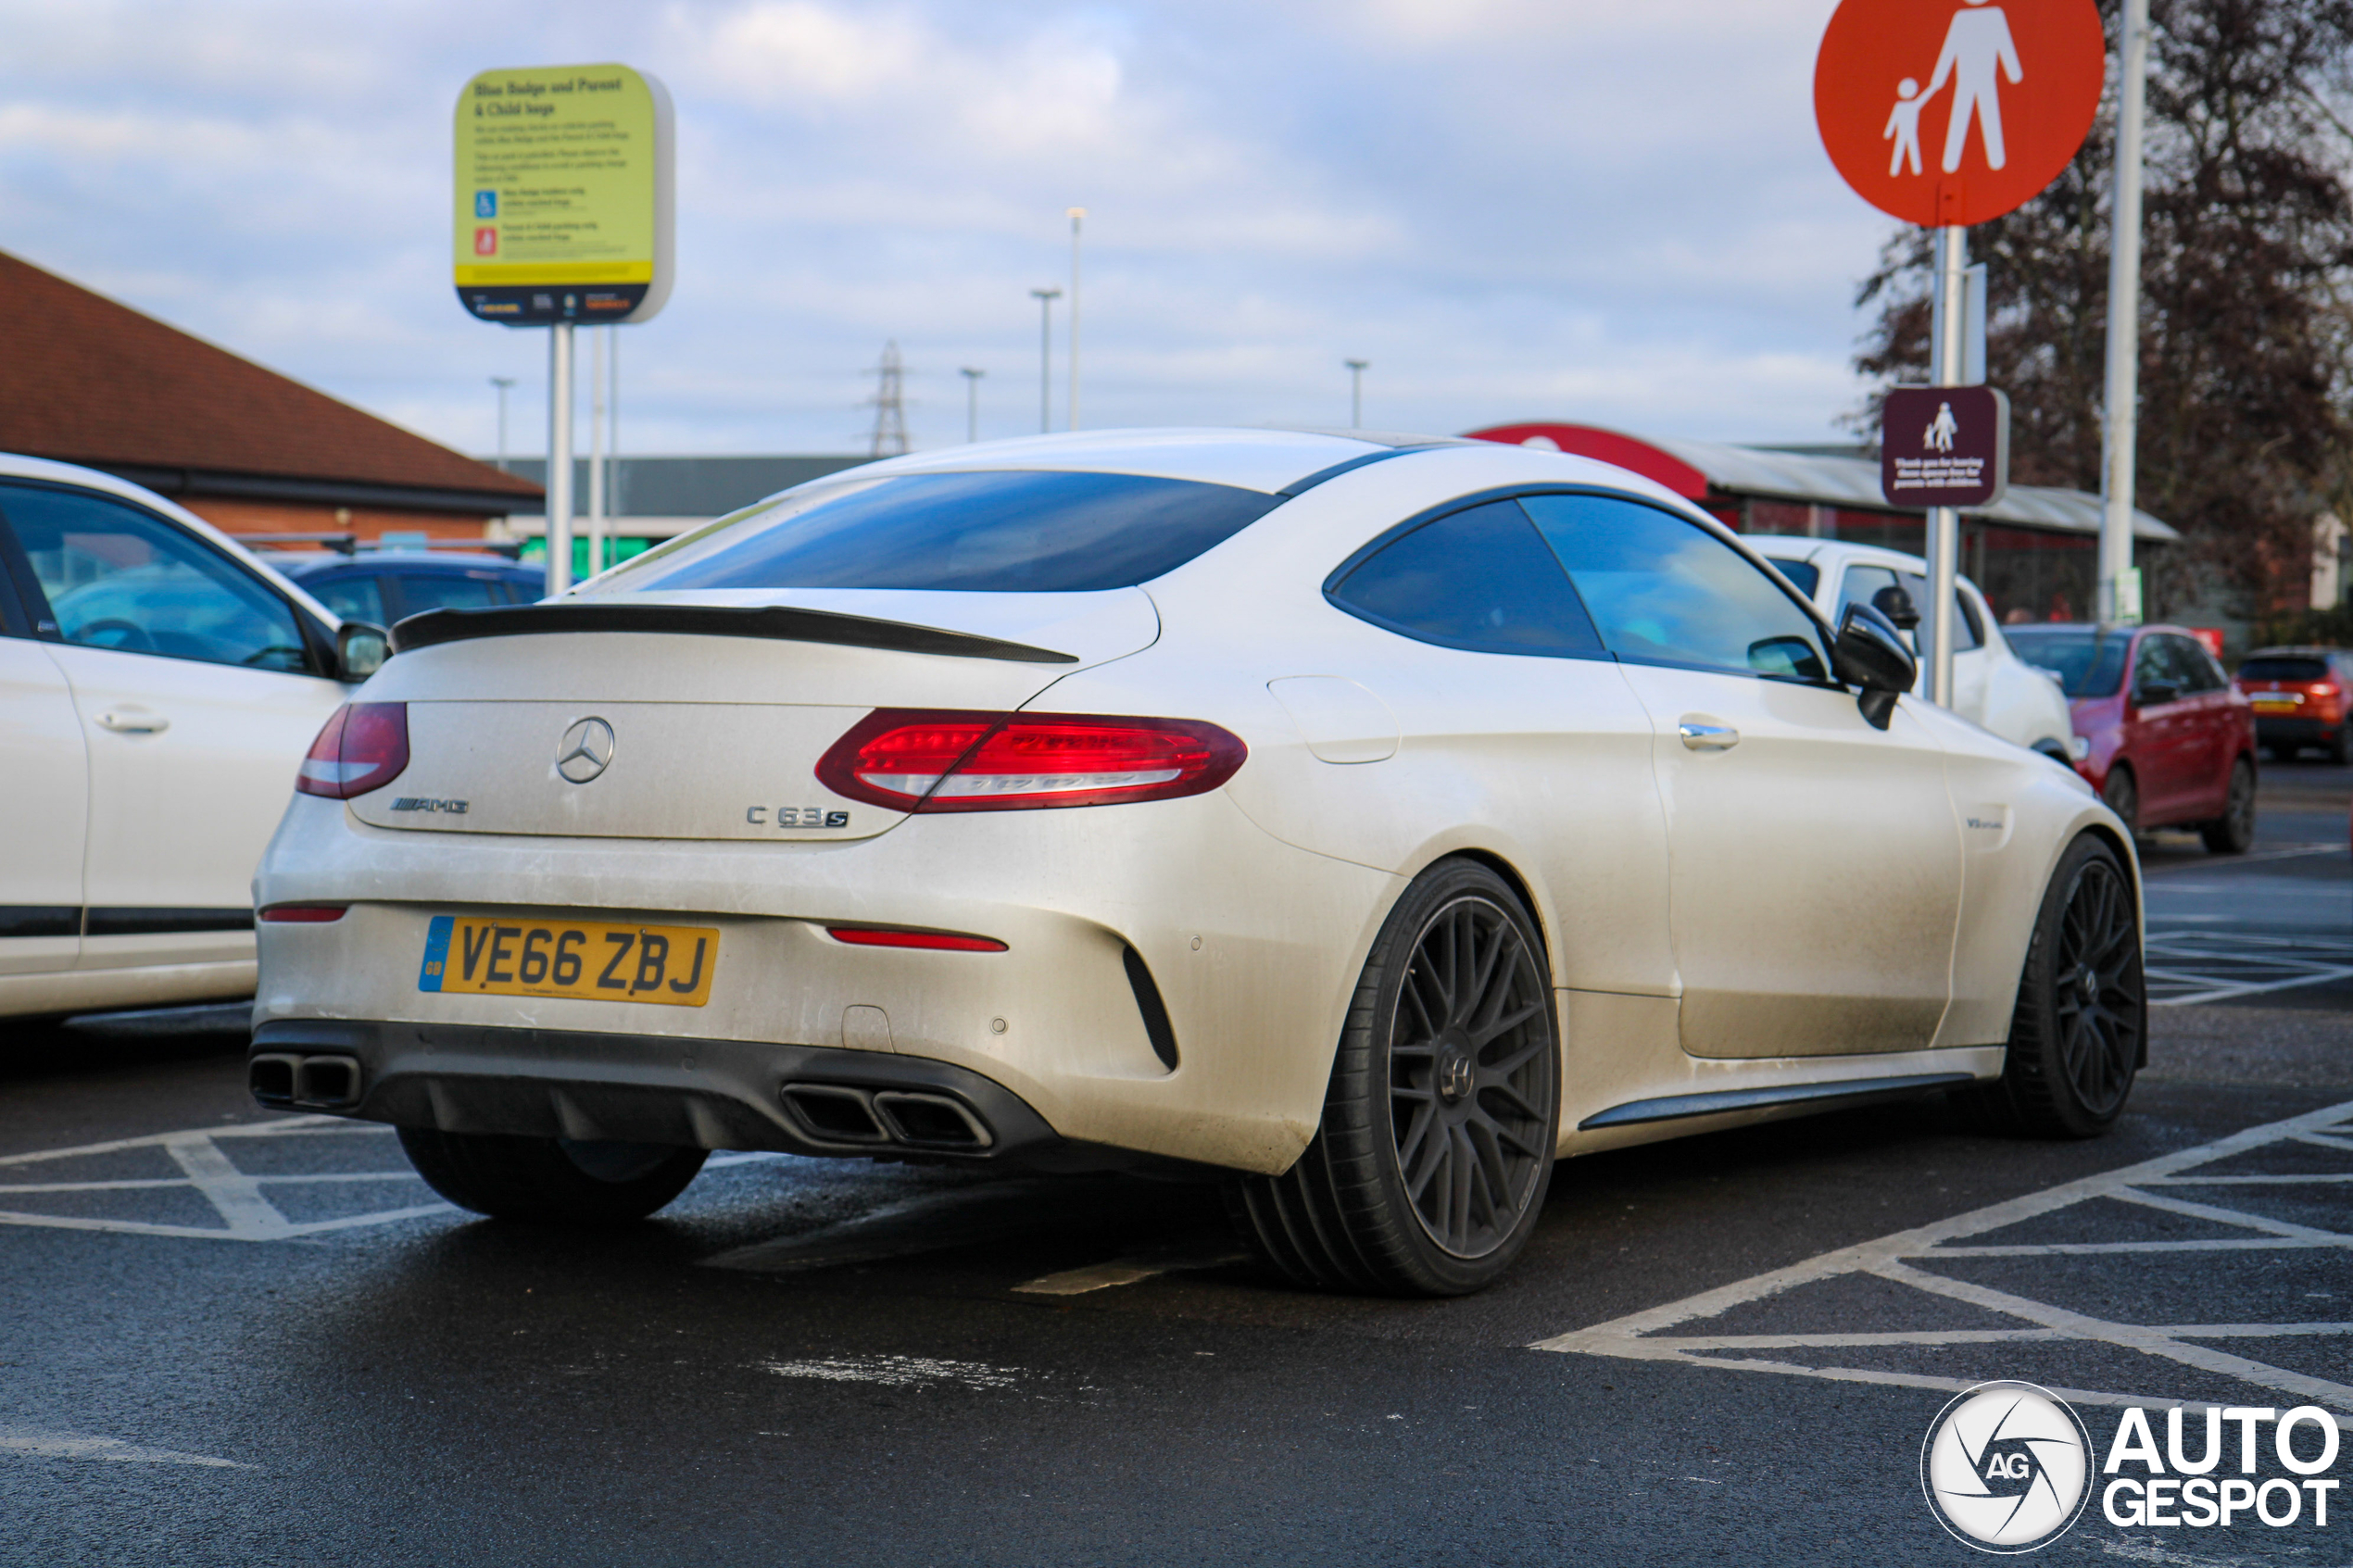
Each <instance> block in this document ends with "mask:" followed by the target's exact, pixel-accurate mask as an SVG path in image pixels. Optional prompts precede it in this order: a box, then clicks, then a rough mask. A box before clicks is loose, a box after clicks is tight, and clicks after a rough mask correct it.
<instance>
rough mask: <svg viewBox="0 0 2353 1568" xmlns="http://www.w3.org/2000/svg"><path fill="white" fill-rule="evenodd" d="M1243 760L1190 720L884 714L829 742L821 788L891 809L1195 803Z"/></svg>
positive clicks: (1220, 733)
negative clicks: (1187, 799) (1190, 799)
mask: <svg viewBox="0 0 2353 1568" xmlns="http://www.w3.org/2000/svg"><path fill="white" fill-rule="evenodd" d="M1249 755H1250V751H1249V748H1248V747H1247V746H1243V744H1242V743H1241V740H1240V738H1239V736H1236V735H1233V734H1228V733H1227V732H1226V731H1224V730H1221V729H1219V728H1218V727H1217V726H1216V725H1214V724H1205V723H1202V722H1200V721H1197V720H1190V719H1134V718H1126V717H1121V716H1116V715H1106V714H1091V713H969V712H952V711H916V710H912V709H891V708H884V709H876V710H875V711H874V712H873V713H870V714H868V715H867V716H866V717H865V718H864V719H862V720H861V721H859V722H858V723H857V725H855V726H854V727H853V728H852V729H851V730H850V732H849V734H846V735H844V736H842V737H841V739H839V740H838V741H836V742H835V743H834V746H833V749H831V750H830V751H828V752H826V753H825V755H824V759H823V760H822V761H820V762H819V763H818V764H817V779H818V782H819V783H821V784H824V786H825V787H826V788H828V789H830V790H832V791H833V792H834V793H835V794H837V795H842V796H847V797H849V798H850V799H852V800H862V801H865V802H866V803H867V804H869V805H874V806H887V807H889V808H891V809H895V810H900V811H1011V810H1025V809H1034V808H1037V807H1043V806H1108V805H1112V804H1114V803H1116V802H1120V801H1127V800H1167V799H1172V798H1174V797H1178V796H1185V795H1200V794H1202V793H1204V792H1206V791H1208V790H1213V789H1215V788H1216V787H1217V786H1218V785H1219V784H1224V783H1225V782H1226V781H1227V779H1230V778H1232V777H1233V776H1234V771H1235V770H1236V769H1238V768H1239V767H1240V766H1241V765H1242V762H1243V759H1245V758H1247V757H1248V756H1249Z"/></svg>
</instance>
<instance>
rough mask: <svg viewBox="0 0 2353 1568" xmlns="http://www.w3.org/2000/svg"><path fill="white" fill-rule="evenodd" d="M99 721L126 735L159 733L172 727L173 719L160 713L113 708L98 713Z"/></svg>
mask: <svg viewBox="0 0 2353 1568" xmlns="http://www.w3.org/2000/svg"><path fill="white" fill-rule="evenodd" d="M98 722H99V724H100V725H101V726H103V727H104V728H107V729H109V730H112V731H114V732H115V733H117V734H125V735H159V734H163V732H164V731H166V730H168V729H170V728H171V721H170V720H169V719H167V718H165V717H164V716H163V715H162V714H160V713H140V712H125V711H123V710H121V709H112V708H110V709H107V710H106V711H105V712H104V713H101V714H99V715H98Z"/></svg>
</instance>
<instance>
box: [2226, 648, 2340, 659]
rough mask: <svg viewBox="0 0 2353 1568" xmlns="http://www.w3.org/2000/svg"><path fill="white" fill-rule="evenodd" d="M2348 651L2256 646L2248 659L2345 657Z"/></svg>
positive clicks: (2248, 655)
mask: <svg viewBox="0 0 2353 1568" xmlns="http://www.w3.org/2000/svg"><path fill="white" fill-rule="evenodd" d="M2346 652H2347V650H2346V649H2344V648H2324V647H2310V646H2304V647H2284V648H2256V649H2254V650H2252V651H2251V652H2249V653H2248V654H2247V656H2246V657H2247V658H2248V659H2343V658H2344V657H2345V656H2346Z"/></svg>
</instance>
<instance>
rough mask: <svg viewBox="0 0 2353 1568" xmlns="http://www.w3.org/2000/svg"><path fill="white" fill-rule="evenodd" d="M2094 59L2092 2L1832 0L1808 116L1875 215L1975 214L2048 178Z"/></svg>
mask: <svg viewBox="0 0 2353 1568" xmlns="http://www.w3.org/2000/svg"><path fill="white" fill-rule="evenodd" d="M2107 60H2108V46H2107V42H2106V40H2105V38H2104V37H2103V36H2102V34H2101V31H2100V13H2099V7H2098V6H2097V5H2096V4H2095V0H1841V4H1840V6H1839V7H1838V11H1837V13H1836V14H1835V15H1833V16H1832V17H1831V25H1830V31H1827V32H1825V33H1823V34H1822V49H1821V53H1820V54H1819V55H1818V56H1815V59H1814V121H1815V124H1816V125H1817V126H1818V127H1819V128H1820V130H1821V132H1822V145H1823V147H1824V148H1826V149H1827V150H1828V151H1829V153H1830V155H1831V162H1832V163H1833V164H1836V165H1837V166H1838V171H1839V173H1841V174H1843V175H1844V176H1845V177H1846V182H1847V183H1848V184H1850V185H1852V186H1854V187H1855V192H1856V194H1857V195H1859V196H1861V197H1862V198H1863V199H1864V200H1865V201H1867V202H1869V203H1870V204H1871V205H1872V206H1873V207H1878V208H1879V209H1880V210H1881V212H1884V213H1887V214H1888V215H1890V216H1891V217H1894V218H1900V219H1902V220H1905V221H1906V222H1907V223H1919V224H1924V225H1926V226H1928V227H1930V228H1939V227H1944V226H1946V225H1952V224H1969V223H1982V222H1984V221H1985V220H1987V219H1989V218H1999V217H2000V216H2001V215H2002V214H2004V213H2006V212H2007V211H2009V210H2010V209H2011V208H2013V207H2022V206H2024V205H2025V204H2026V203H2027V202H2029V201H2032V199H2033V198H2034V197H2035V196H2036V195H2038V194H2041V192H2042V190H2043V188H2044V187H2045V185H2048V184H2049V183H2050V182H2052V181H2054V180H2056V179H2057V178H2058V175H2059V171H2060V170H2061V169H2065V168H2066V167H2067V163H2068V160H2069V159H2070V158H2071V157H2074V156H2075V149H2076V148H2078V147H2080V146H2082V144H2083V136H2084V133H2085V132H2088V131H2090V130H2091V128H2092V117H2093V116H2094V115H2095V114H2096V113H2097V112H2098V111H2099V107H2100V82H2101V79H2102V77H2103V76H2104V75H2105V74H2106V69H2107Z"/></svg>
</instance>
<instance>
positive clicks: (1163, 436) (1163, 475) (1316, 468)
mask: <svg viewBox="0 0 2353 1568" xmlns="http://www.w3.org/2000/svg"><path fill="white" fill-rule="evenodd" d="M1458 445H1479V444H1478V443H1466V442H1465V441H1463V440H1462V439H1461V438H1460V437H1456V436H1447V435H1396V434H1389V433H1375V432H1367V431H1344V432H1343V431H1315V430H1251V429H1220V428H1202V427H1193V426H1177V427H1170V428H1163V429H1147V430H1106V431H1080V432H1076V433H1068V434H1061V435H1031V436H1024V437H1021V438H1019V439H1017V440H1013V441H984V442H979V443H976V444H972V445H963V446H950V447H944V448H942V449H940V450H938V451H936V452H917V453H912V454H910V455H909V456H907V457H903V458H886V459H885V460H883V461H882V462H879V463H862V464H860V465H859V466H858V467H857V468H854V469H847V470H842V471H841V472H839V473H837V474H828V475H826V476H825V477H824V479H821V480H817V481H815V482H813V483H814V484H816V485H824V484H832V483H857V482H863V481H869V480H874V479H881V478H888V477H895V476H897V475H900V474H911V473H975V472H985V471H988V470H1009V469H1011V470H1037V469H1066V470H1072V471H1075V472H1082V473H1126V474H1137V475H1141V476H1146V477H1150V478H1157V479H1189V480H1196V481H1199V482H1201V483H1207V484H1230V485H1234V486H1237V487H1239V488H1240V489H1244V490H1255V491H1258V492H1260V493H1261V494H1263V495H1276V494H1278V493H1280V492H1281V491H1283V490H1285V489H1287V488H1290V487H1291V486H1294V485H1296V484H1297V483H1299V482H1300V481H1301V480H1303V479H1307V478H1309V477H1311V476H1313V475H1315V474H1320V473H1323V472H1325V471H1326V470H1330V469H1334V468H1337V467H1340V465H1342V464H1346V463H1354V462H1370V461H1375V460H1378V458H1385V457H1389V456H1390V455H1392V454H1394V453H1397V452H1400V451H1406V450H1413V449H1416V448H1421V447H1428V446H1458Z"/></svg>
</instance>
